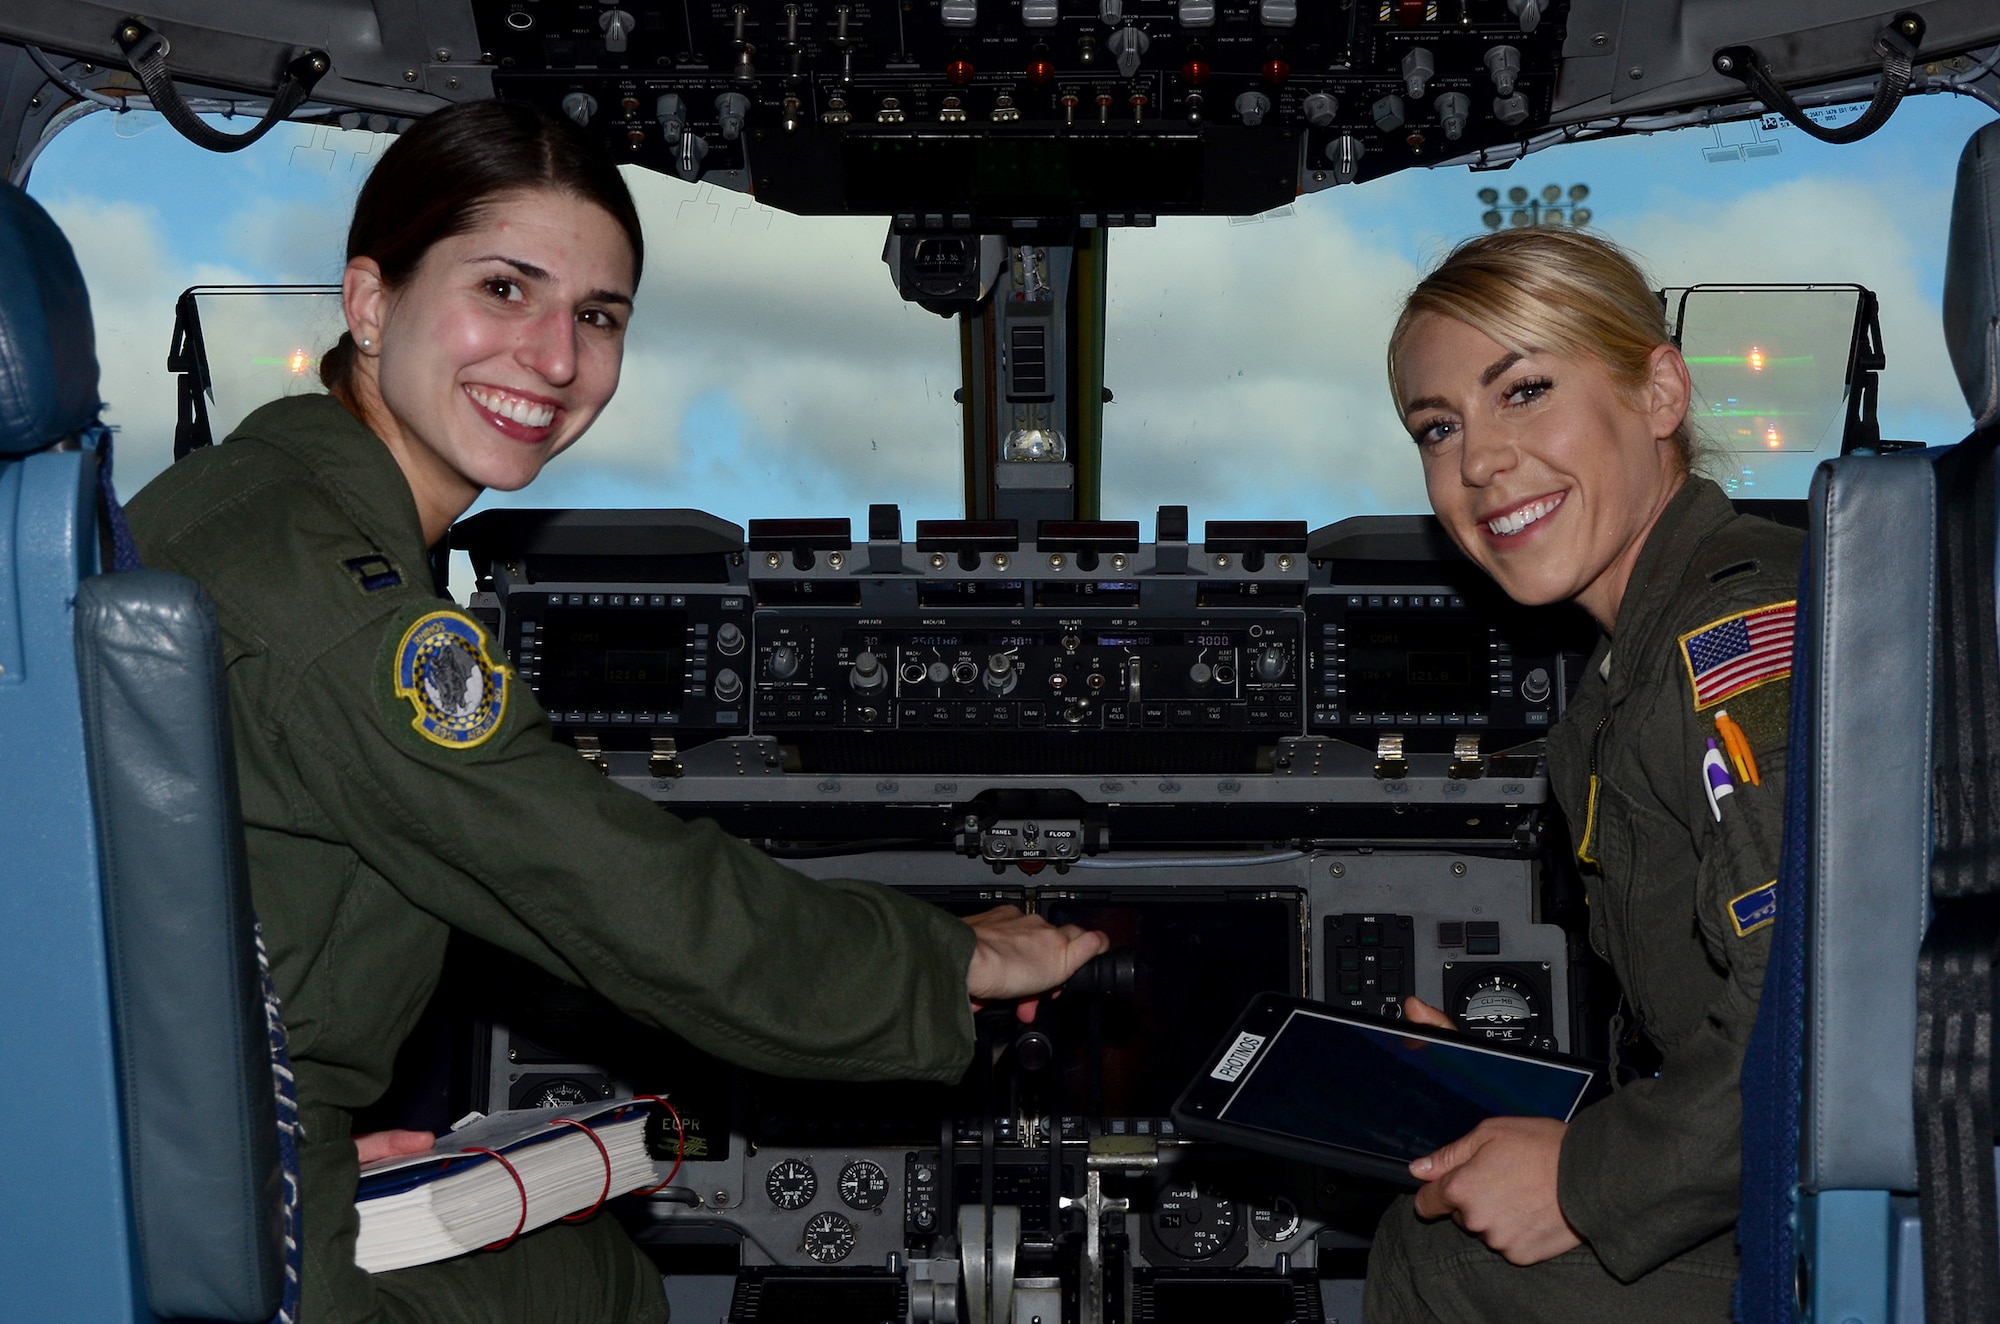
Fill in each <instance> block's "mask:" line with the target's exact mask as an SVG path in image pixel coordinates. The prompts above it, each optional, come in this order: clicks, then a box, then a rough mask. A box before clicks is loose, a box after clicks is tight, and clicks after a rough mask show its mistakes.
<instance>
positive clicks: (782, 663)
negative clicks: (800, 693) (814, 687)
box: [769, 644, 799, 680]
mask: <svg viewBox="0 0 2000 1324" xmlns="http://www.w3.org/2000/svg"><path fill="white" fill-rule="evenodd" d="M769 665H770V668H771V679H772V680H790V679H791V678H792V677H793V676H796V675H798V674H799V650H798V649H796V648H793V647H792V646H791V645H790V644H779V645H778V646H777V647H776V648H774V649H772V650H771V661H770V664H769Z"/></svg>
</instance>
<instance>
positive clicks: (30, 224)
mask: <svg viewBox="0 0 2000 1324" xmlns="http://www.w3.org/2000/svg"><path fill="white" fill-rule="evenodd" d="M98 407H99V402H98V398H97V339H96V336H95V334H94V333H93V332H92V330H91V324H90V295H89V292H88V291H87V290H85V288H84V284H83V273H82V272H81V271H79V270H78V269H77V265H76V254H75V253H73V252H71V251H70V246H69V240H67V239H65V238H63V232H62V231H61V230H60V229H58V228H57V226H56V223H55V222H54V221H53V220H51V219H50V218H49V214H48V213H47V212H45V211H43V210H42V209H41V206H40V204H38V203H37V202H36V201H35V200H34V199H33V198H31V197H29V196H28V195H27V194H25V193H23V192H22V191H21V190H20V189H17V188H15V187H14V186H13V185H11V184H8V183H5V182H4V181H0V456H6V455H26V454H30V453H32V452H34V451H38V450H41V449H43V448H45V447H47V446H49V445H51V444H53V443H55V442H58V441H61V440H62V439H63V438H65V437H69V436H73V435H75V434H76V433H77V432H80V431H82V430H83V429H84V428H87V427H89V426H90V425H91V424H92V423H94V422H96V420H97V412H98Z"/></svg>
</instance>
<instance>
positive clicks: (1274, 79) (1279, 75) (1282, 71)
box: [1264, 56, 1292, 87]
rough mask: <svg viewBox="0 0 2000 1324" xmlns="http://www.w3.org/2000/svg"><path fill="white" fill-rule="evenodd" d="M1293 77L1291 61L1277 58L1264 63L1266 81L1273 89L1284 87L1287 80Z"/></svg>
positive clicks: (1273, 57) (1274, 57)
mask: <svg viewBox="0 0 2000 1324" xmlns="http://www.w3.org/2000/svg"><path fill="white" fill-rule="evenodd" d="M1291 76H1292V66H1291V64H1290V62H1289V61H1286V60H1281V59H1278V58H1277V57H1276V56H1272V57H1271V58H1270V59H1268V60H1266V61H1264V81H1265V82H1267V83H1269V84H1271V85H1272V86H1273V87H1283V86H1284V84H1285V80H1286V79H1288V78H1290V77H1291Z"/></svg>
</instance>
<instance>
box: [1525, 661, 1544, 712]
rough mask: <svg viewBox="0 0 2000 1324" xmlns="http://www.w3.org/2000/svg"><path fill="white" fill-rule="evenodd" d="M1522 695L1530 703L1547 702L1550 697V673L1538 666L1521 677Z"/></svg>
mask: <svg viewBox="0 0 2000 1324" xmlns="http://www.w3.org/2000/svg"><path fill="white" fill-rule="evenodd" d="M1521 697H1522V698H1524V699H1526V700H1527V701H1528V702H1529V703H1547V702H1548V699H1549V673H1548V671H1547V670H1546V669H1544V668H1542V667H1536V668H1535V669H1534V670H1533V671H1530V672H1529V673H1528V674H1527V675H1526V676H1524V677H1522V679H1521Z"/></svg>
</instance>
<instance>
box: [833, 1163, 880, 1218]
mask: <svg viewBox="0 0 2000 1324" xmlns="http://www.w3.org/2000/svg"><path fill="white" fill-rule="evenodd" d="M888 1198H889V1174H888V1173H886V1172H884V1171H882V1168H881V1166H880V1165H879V1164H875V1163H870V1162H869V1161H868V1160H867V1159H856V1160H854V1162H852V1163H850V1164H848V1165H847V1166H846V1167H844V1168H842V1169H841V1170H840V1199H841V1202H842V1203H843V1204H845V1205H846V1206H847V1207H848V1208H850V1209H879V1208H881V1206H882V1202H883V1201H884V1200H886V1199H888Z"/></svg>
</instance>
